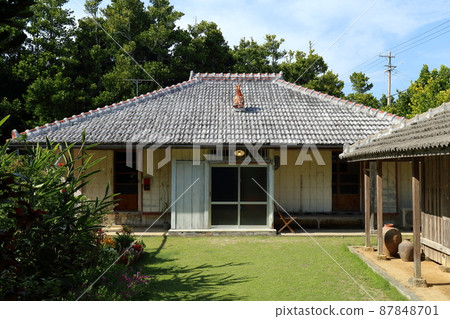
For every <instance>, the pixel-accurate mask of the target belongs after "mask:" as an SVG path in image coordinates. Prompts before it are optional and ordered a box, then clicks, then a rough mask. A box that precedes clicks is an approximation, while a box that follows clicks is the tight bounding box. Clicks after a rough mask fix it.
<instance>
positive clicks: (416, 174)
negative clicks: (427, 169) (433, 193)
mask: <svg viewBox="0 0 450 319" xmlns="http://www.w3.org/2000/svg"><path fill="white" fill-rule="evenodd" d="M419 164H420V162H419V158H417V157H415V158H413V161H412V181H411V182H412V206H413V240H414V277H413V278H410V279H409V283H410V284H411V285H413V286H416V287H426V286H427V283H426V281H425V279H422V269H421V268H422V267H421V244H420V224H421V222H420V214H421V211H422V209H421V207H420V166H419Z"/></svg>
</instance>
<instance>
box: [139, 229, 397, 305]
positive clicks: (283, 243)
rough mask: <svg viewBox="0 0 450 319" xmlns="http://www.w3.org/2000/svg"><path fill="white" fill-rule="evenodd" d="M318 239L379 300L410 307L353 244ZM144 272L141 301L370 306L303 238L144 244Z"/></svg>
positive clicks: (156, 240)
mask: <svg viewBox="0 0 450 319" xmlns="http://www.w3.org/2000/svg"><path fill="white" fill-rule="evenodd" d="M316 240H317V241H318V242H319V243H320V244H321V245H322V246H323V247H324V248H325V249H326V250H327V251H328V252H329V253H330V255H331V256H333V258H334V259H336V261H337V262H339V264H340V265H341V266H342V267H343V268H344V269H345V270H346V271H347V272H348V273H349V274H350V275H351V276H352V277H353V278H354V279H355V280H356V281H357V282H358V283H359V284H360V285H362V286H363V287H364V289H365V290H366V291H367V292H368V293H369V294H370V295H371V296H372V297H373V298H374V299H375V300H406V299H405V297H403V296H402V295H401V294H400V293H398V292H397V290H396V289H395V288H393V287H391V286H390V285H389V283H388V282H387V281H385V280H384V279H382V278H381V277H379V276H378V275H376V274H375V273H373V272H372V270H371V269H370V268H368V267H367V266H366V264H365V263H363V262H362V261H361V260H360V259H359V258H358V257H357V256H355V255H354V254H352V253H351V252H349V251H348V249H347V246H349V245H361V244H362V243H364V239H363V238H362V237H347V238H336V237H333V238H331V237H319V238H316ZM144 241H145V243H146V245H147V248H146V250H145V252H146V253H145V254H144V255H143V256H142V257H143V258H142V259H141V261H140V262H139V266H140V267H142V268H143V273H145V274H147V275H151V276H153V281H152V282H151V283H150V285H149V286H148V290H147V291H146V294H145V295H144V298H143V299H144V300H372V298H371V297H370V296H368V295H367V294H366V293H365V292H364V291H363V290H362V289H361V288H360V287H359V286H358V285H357V284H356V283H355V282H354V281H353V280H352V279H351V278H350V277H349V276H348V275H347V274H346V273H345V272H344V271H343V270H342V269H341V268H340V267H339V266H338V265H337V264H336V263H335V262H333V261H332V260H331V259H330V257H329V256H327V255H326V254H325V253H324V252H323V250H322V249H321V248H320V247H319V246H318V245H317V244H315V243H314V242H313V241H312V240H311V239H310V238H305V237H280V236H277V237H194V238H180V237H164V238H163V237H147V238H145V240H144Z"/></svg>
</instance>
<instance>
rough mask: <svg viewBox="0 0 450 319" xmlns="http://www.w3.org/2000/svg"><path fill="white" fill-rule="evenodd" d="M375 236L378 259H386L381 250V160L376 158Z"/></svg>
mask: <svg viewBox="0 0 450 319" xmlns="http://www.w3.org/2000/svg"><path fill="white" fill-rule="evenodd" d="M377 237H378V255H377V258H378V259H386V255H384V252H383V162H382V161H380V160H377Z"/></svg>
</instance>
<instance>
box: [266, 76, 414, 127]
mask: <svg viewBox="0 0 450 319" xmlns="http://www.w3.org/2000/svg"><path fill="white" fill-rule="evenodd" d="M274 83H276V84H278V85H280V86H284V87H287V88H290V89H292V90H295V91H298V92H301V93H303V94H308V95H311V96H314V97H317V98H319V99H321V100H324V101H326V102H331V103H334V104H337V105H339V106H343V107H346V108H348V109H350V110H352V111H355V112H359V113H363V114H367V115H369V116H372V117H376V118H378V119H387V120H388V121H389V122H391V123H393V124H398V123H402V122H403V121H405V118H404V117H402V116H399V115H396V114H392V113H389V112H386V111H382V110H380V109H376V108H373V107H370V106H367V105H363V104H359V103H356V102H352V101H349V100H345V99H342V98H339V97H336V96H333V95H330V94H326V93H322V92H319V91H316V90H314V89H309V88H306V87H304V86H301V85H298V84H295V83H292V82H288V81H286V80H283V79H277V80H274Z"/></svg>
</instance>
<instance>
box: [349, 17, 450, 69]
mask: <svg viewBox="0 0 450 319" xmlns="http://www.w3.org/2000/svg"><path fill="white" fill-rule="evenodd" d="M449 22H450V20H449V19H447V20H445V21H444V22H442V23H440V24H439V25H437V26H434V27H433V28H431V29H428V30H427V31H425V32H422V33H421V34H419V35H416V36H414V37H412V38H411V39H408V40H406V41H404V42H402V43H400V44H397V45H395V46H393V47H391V48H390V49H388V51H394V50H395V49H397V50H401V51H397V52H396V54H400V53H403V52H405V51H407V50H410V49H412V48H414V47H416V46H419V45H422V44H424V43H426V42H428V41H431V40H433V39H435V38H437V37H439V36H441V35H444V34H445V33H448V32H450V30H449V31H446V32H444V33H442V34H440V35H438V36H436V37H434V38H432V39H429V40H427V41H424V42H421V43H419V44H417V45H415V46H411V45H413V44H415V43H417V42H420V41H422V40H424V39H426V38H428V37H430V36H432V35H434V34H436V33H440V32H442V31H444V30H446V29H447V28H449V27H450V26H445V27H444V28H441V29H439V30H438V31H436V32H434V33H432V34H429V35H428V36H426V37H423V38H422V39H420V40H417V41H414V40H416V39H418V38H420V37H422V36H423V35H426V34H428V33H430V32H431V31H433V30H436V29H438V28H439V27H442V26H443V25H445V24H447V23H449ZM412 41H414V42H413V43H410V42H412ZM407 43H410V44H408V45H406V46H404V45H405V44H407ZM402 46H404V48H402ZM402 49H404V50H402ZM377 57H379V54H377V55H375V56H373V57H371V58H369V59H367V60H365V61H364V62H362V63H360V64H358V65H357V66H355V67H353V68H351V69H350V70H348V71H346V72H344V73H342V76H344V75H346V74H348V73H350V72H352V71H353V70H358V68H359V69H360V70H361V71H362V70H364V69H370V68H371V66H372V65H373V64H376V63H378V62H379V60H378V59H376V60H375V61H372V62H370V61H371V60H373V59H374V58H377ZM366 64H367V65H366Z"/></svg>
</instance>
